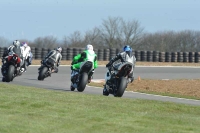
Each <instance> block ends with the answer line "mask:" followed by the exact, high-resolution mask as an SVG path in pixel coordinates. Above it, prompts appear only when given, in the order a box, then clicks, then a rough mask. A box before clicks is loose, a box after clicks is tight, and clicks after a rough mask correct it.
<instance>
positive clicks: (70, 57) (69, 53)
mask: <svg viewBox="0 0 200 133" xmlns="http://www.w3.org/2000/svg"><path fill="white" fill-rule="evenodd" d="M72 59H73V48H67V60H72Z"/></svg>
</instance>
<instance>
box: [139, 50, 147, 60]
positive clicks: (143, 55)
mask: <svg viewBox="0 0 200 133" xmlns="http://www.w3.org/2000/svg"><path fill="white" fill-rule="evenodd" d="M140 56H141V57H140V58H141V61H147V51H141V52H140Z"/></svg>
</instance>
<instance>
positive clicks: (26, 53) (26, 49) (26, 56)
mask: <svg viewBox="0 0 200 133" xmlns="http://www.w3.org/2000/svg"><path fill="white" fill-rule="evenodd" d="M21 49H22V51H23V62H24V64H23V65H22V68H24V71H26V70H27V67H28V66H29V65H31V62H32V57H33V54H32V53H31V47H30V46H28V44H27V43H26V42H22V44H21Z"/></svg>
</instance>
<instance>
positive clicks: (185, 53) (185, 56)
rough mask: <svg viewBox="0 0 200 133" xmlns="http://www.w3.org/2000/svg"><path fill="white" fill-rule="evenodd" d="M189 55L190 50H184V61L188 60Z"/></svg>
mask: <svg viewBox="0 0 200 133" xmlns="http://www.w3.org/2000/svg"><path fill="white" fill-rule="evenodd" d="M188 56H189V53H188V52H183V62H188Z"/></svg>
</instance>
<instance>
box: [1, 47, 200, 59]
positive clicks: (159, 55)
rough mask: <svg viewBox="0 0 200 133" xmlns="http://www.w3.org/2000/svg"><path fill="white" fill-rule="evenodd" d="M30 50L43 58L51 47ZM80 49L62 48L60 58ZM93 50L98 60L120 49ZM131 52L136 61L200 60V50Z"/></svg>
mask: <svg viewBox="0 0 200 133" xmlns="http://www.w3.org/2000/svg"><path fill="white" fill-rule="evenodd" d="M6 49H7V48H6V47H0V56H2V55H3V53H4V51H5V50H6ZM31 51H32V53H33V59H36V60H41V59H44V57H45V56H46V54H47V53H48V52H50V51H51V49H47V48H35V47H31ZM82 51H84V49H83V48H63V50H62V57H63V58H62V60H72V59H73V57H74V56H75V55H77V54H78V53H81V52H82ZM94 51H95V53H96V54H97V59H98V60H99V61H108V60H110V59H111V58H113V57H114V56H115V55H116V54H117V53H119V52H120V50H119V49H116V48H111V49H95V50H94ZM133 54H134V55H135V57H136V59H137V61H144V62H189V63H199V62H200V52H160V51H133Z"/></svg>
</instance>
